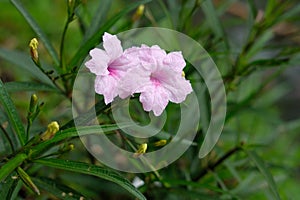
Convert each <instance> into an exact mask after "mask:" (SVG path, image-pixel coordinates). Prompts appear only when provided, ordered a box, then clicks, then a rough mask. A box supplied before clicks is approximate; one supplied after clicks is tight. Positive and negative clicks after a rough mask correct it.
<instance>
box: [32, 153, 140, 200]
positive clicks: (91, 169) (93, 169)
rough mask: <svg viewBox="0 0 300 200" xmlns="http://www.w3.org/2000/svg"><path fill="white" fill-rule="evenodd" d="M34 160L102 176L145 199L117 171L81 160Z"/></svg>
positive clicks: (50, 165)
mask: <svg viewBox="0 0 300 200" xmlns="http://www.w3.org/2000/svg"><path fill="white" fill-rule="evenodd" d="M34 162H36V163H40V164H42V165H45V166H48V167H53V168H57V169H62V170H67V171H72V172H76V173H82V174H88V175H92V176H97V177H99V178H103V179H105V180H108V181H112V182H114V183H116V184H118V185H120V186H121V187H123V188H124V189H126V190H127V191H128V192H130V193H131V194H132V195H134V196H135V197H136V198H138V199H143V200H144V199H146V198H145V196H144V195H143V194H142V193H141V192H140V191H139V190H138V189H136V188H135V187H134V186H133V185H132V184H131V183H130V182H129V181H128V180H127V179H125V178H124V177H122V176H121V175H120V174H118V173H117V172H115V171H112V170H110V169H107V168H103V167H100V166H96V165H91V164H87V163H83V162H76V161H71V160H61V159H54V158H53V159H40V160H35V161H34Z"/></svg>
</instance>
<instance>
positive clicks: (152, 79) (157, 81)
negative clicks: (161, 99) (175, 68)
mask: <svg viewBox="0 0 300 200" xmlns="http://www.w3.org/2000/svg"><path fill="white" fill-rule="evenodd" d="M150 81H151V82H152V84H153V85H154V86H156V87H157V86H160V81H159V79H157V78H156V77H154V76H152V75H151V76H150Z"/></svg>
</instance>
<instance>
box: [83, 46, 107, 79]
mask: <svg viewBox="0 0 300 200" xmlns="http://www.w3.org/2000/svg"><path fill="white" fill-rule="evenodd" d="M90 55H91V57H92V58H91V59H90V60H89V61H87V62H86V63H85V66H86V67H87V68H89V70H90V71H91V72H92V73H94V74H96V75H107V74H109V72H108V70H107V67H108V65H107V63H108V62H109V60H110V58H109V57H108V55H107V53H106V52H105V51H103V50H102V49H98V48H95V49H92V50H91V51H90Z"/></svg>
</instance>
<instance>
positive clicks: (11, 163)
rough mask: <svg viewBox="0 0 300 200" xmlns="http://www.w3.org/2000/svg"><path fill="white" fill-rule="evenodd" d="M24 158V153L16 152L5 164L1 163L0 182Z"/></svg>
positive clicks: (25, 156) (25, 157)
mask: <svg viewBox="0 0 300 200" xmlns="http://www.w3.org/2000/svg"><path fill="white" fill-rule="evenodd" d="M26 159H27V155H26V154H23V153H22V154H17V155H16V156H15V157H14V158H12V159H10V160H9V161H8V162H7V163H6V164H5V165H3V166H2V167H1V169H0V182H1V181H3V180H4V179H5V178H6V177H7V176H8V175H9V174H10V173H11V172H13V171H14V170H15V169H16V168H17V167H18V166H20V165H21V164H22V163H23V161H24V160H26Z"/></svg>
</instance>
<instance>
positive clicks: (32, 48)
mask: <svg viewBox="0 0 300 200" xmlns="http://www.w3.org/2000/svg"><path fill="white" fill-rule="evenodd" d="M38 45H39V42H38V40H37V39H36V38H33V39H32V40H31V41H30V43H29V48H30V55H31V58H32V60H33V61H34V62H35V63H38V61H39V53H38V51H37V49H38Z"/></svg>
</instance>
